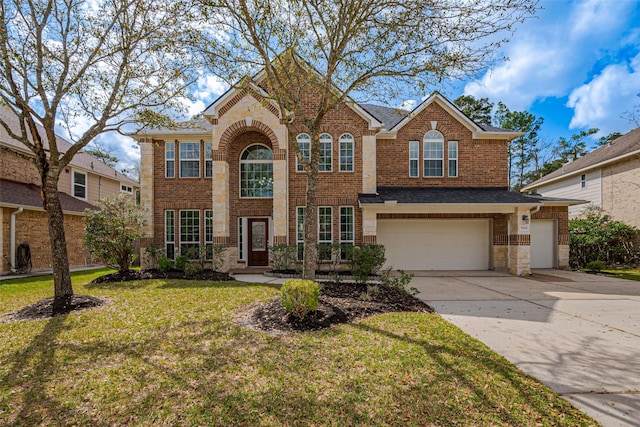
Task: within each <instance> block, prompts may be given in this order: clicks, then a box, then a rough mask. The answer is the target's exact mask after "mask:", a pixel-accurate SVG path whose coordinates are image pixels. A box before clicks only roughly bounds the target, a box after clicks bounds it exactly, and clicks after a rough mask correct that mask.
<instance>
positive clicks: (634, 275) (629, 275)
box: [602, 270, 640, 281]
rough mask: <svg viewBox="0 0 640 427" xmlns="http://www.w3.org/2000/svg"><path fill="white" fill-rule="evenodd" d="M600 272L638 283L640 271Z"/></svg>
mask: <svg viewBox="0 0 640 427" xmlns="http://www.w3.org/2000/svg"><path fill="white" fill-rule="evenodd" d="M602 272H603V273H607V274H608V275H610V276H613V277H617V278H619V279H627V280H637V281H640V270H602Z"/></svg>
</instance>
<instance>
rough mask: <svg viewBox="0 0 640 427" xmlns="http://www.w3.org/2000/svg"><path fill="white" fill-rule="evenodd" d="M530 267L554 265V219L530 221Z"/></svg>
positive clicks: (549, 266)
mask: <svg viewBox="0 0 640 427" xmlns="http://www.w3.org/2000/svg"><path fill="white" fill-rule="evenodd" d="M530 233H531V268H553V267H555V264H556V263H555V253H556V251H555V246H556V239H555V234H556V224H555V221H554V220H546V219H536V220H533V221H531V230H530Z"/></svg>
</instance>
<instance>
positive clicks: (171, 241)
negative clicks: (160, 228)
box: [164, 209, 176, 259]
mask: <svg viewBox="0 0 640 427" xmlns="http://www.w3.org/2000/svg"><path fill="white" fill-rule="evenodd" d="M169 214H171V215H169ZM169 216H171V222H170V223H169ZM167 224H171V229H169V227H167ZM170 233H171V234H172V235H171V236H170V235H169V234H170ZM169 245H171V246H172V247H173V248H172V250H171V252H173V254H172V255H173V256H169ZM164 253H165V255H166V256H167V258H171V259H175V257H176V211H175V210H173V209H167V210H165V211H164Z"/></svg>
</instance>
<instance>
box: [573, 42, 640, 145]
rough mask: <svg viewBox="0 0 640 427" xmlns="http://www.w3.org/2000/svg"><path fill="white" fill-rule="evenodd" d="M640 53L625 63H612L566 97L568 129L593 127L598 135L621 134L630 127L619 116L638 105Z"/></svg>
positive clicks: (639, 100)
mask: <svg viewBox="0 0 640 427" xmlns="http://www.w3.org/2000/svg"><path fill="white" fill-rule="evenodd" d="M638 92H640V54H638V55H637V56H636V57H635V58H633V59H632V60H631V62H630V63H629V64H626V63H622V64H613V65H609V66H608V67H606V68H605V69H604V70H602V72H601V73H600V74H598V75H596V76H595V77H594V78H593V79H592V80H591V81H590V82H588V83H586V84H584V85H582V86H580V87H578V88H577V89H575V90H574V91H573V92H571V94H570V95H569V101H568V103H567V105H568V106H569V107H570V108H573V109H574V115H573V118H572V119H571V123H570V125H569V126H570V127H571V128H572V129H574V128H583V127H590V128H591V127H597V128H600V130H601V133H602V134H608V133H610V132H613V131H621V132H623V133H624V131H626V130H629V129H630V128H631V126H632V125H631V124H630V123H629V122H627V121H626V120H624V119H622V118H621V117H620V115H622V114H623V113H625V112H627V111H630V110H631V109H632V108H633V106H634V105H635V104H638V103H639V102H640V98H638Z"/></svg>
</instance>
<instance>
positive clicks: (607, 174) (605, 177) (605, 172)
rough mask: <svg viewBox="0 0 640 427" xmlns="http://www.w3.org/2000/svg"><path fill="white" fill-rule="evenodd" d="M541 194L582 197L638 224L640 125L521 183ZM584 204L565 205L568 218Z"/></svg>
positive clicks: (639, 222) (575, 214)
mask: <svg viewBox="0 0 640 427" xmlns="http://www.w3.org/2000/svg"><path fill="white" fill-rule="evenodd" d="M522 191H526V192H535V193H537V194H540V195H542V196H548V197H563V198H567V197H568V198H573V199H582V200H586V201H588V202H589V203H593V204H595V205H598V206H600V207H601V208H602V209H603V210H604V211H605V212H606V213H607V214H609V215H611V217H612V218H613V219H615V220H618V221H622V222H624V223H627V224H629V225H633V226H635V227H640V197H639V196H638V195H640V128H637V129H634V130H632V131H631V132H629V133H627V134H625V135H623V136H621V137H619V138H617V139H615V140H613V141H612V142H611V143H609V144H607V145H603V146H602V147H599V148H598V149H596V150H593V151H592V152H590V153H588V154H585V155H584V156H582V157H580V158H578V159H576V160H574V161H572V162H569V163H566V164H564V165H563V166H562V168H560V169H558V170H557V171H554V172H552V173H550V174H548V175H545V176H543V177H542V178H540V179H539V180H537V181H535V182H533V183H531V184H529V185H527V186H525V187H524V188H523V189H522ZM585 206H586V205H579V206H572V207H570V208H569V217H575V216H578V215H580V214H581V213H582V211H583V210H584V208H585Z"/></svg>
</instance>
